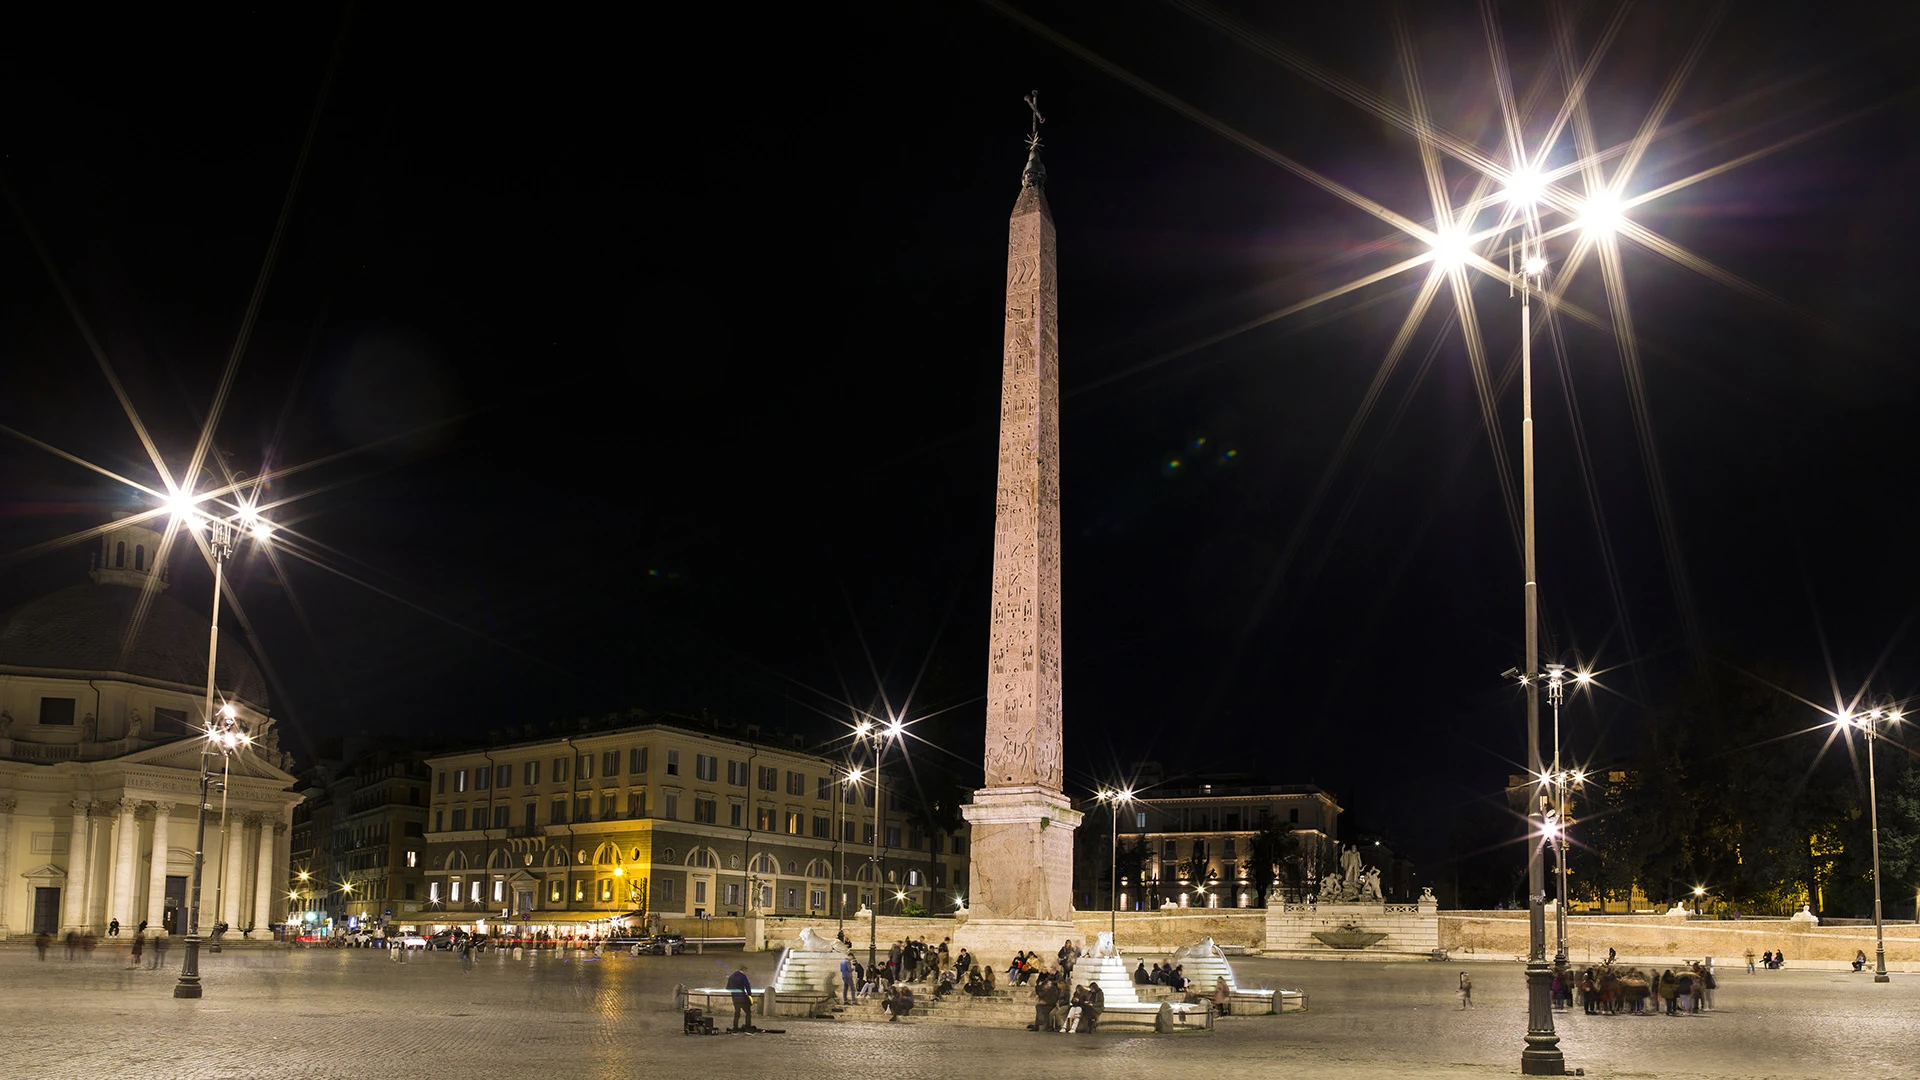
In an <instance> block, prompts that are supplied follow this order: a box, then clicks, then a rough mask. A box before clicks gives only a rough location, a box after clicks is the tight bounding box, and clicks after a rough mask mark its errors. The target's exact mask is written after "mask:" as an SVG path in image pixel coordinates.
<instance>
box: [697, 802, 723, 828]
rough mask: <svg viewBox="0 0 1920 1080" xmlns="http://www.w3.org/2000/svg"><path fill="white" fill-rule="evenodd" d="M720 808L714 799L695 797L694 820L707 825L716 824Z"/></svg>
mask: <svg viewBox="0 0 1920 1080" xmlns="http://www.w3.org/2000/svg"><path fill="white" fill-rule="evenodd" d="M719 809H720V808H719V807H718V806H717V805H716V804H715V803H714V801H713V800H712V799H695V800H693V820H695V821H698V822H701V823H703V824H707V825H713V824H716V823H717V822H718V821H719Z"/></svg>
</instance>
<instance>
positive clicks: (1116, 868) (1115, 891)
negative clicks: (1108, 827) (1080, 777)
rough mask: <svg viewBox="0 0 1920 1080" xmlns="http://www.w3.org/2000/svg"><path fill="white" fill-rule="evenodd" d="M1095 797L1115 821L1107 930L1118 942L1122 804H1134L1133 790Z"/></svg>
mask: <svg viewBox="0 0 1920 1080" xmlns="http://www.w3.org/2000/svg"><path fill="white" fill-rule="evenodd" d="M1093 797H1094V798H1096V799H1099V800H1100V801H1101V802H1103V803H1106V804H1107V809H1108V810H1109V811H1111V812H1110V813H1109V814H1108V817H1109V818H1111V819H1112V821H1113V833H1112V836H1111V837H1110V839H1109V840H1108V842H1107V892H1108V894H1109V895H1108V897H1107V899H1108V900H1109V901H1111V905H1110V906H1111V907H1112V909H1113V910H1112V912H1111V913H1110V914H1109V915H1108V917H1107V930H1108V933H1109V934H1111V935H1112V937H1113V939H1114V940H1115V941H1116V942H1117V941H1119V939H1120V804H1121V803H1129V804H1131V803H1132V802H1133V789H1132V788H1122V789H1120V790H1117V791H1116V790H1111V789H1109V790H1104V791H1098V792H1095V793H1094V796H1093Z"/></svg>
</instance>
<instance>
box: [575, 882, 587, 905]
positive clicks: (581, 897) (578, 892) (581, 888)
mask: <svg viewBox="0 0 1920 1080" xmlns="http://www.w3.org/2000/svg"><path fill="white" fill-rule="evenodd" d="M573 898H574V899H575V900H577V901H582V902H584V901H585V900H586V898H587V879H586V878H581V879H580V880H578V881H576V882H574V883H573Z"/></svg>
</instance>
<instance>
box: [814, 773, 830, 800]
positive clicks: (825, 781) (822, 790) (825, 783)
mask: <svg viewBox="0 0 1920 1080" xmlns="http://www.w3.org/2000/svg"><path fill="white" fill-rule="evenodd" d="M814 786H815V791H814V793H813V797H814V798H816V799H831V798H833V777H831V776H822V777H820V778H818V779H816V780H815V781H814Z"/></svg>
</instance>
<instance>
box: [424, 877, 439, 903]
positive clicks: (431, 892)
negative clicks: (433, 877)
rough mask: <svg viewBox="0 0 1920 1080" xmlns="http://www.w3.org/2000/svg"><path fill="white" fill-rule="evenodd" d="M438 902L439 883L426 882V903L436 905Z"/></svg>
mask: <svg viewBox="0 0 1920 1080" xmlns="http://www.w3.org/2000/svg"><path fill="white" fill-rule="evenodd" d="M439 902H440V883H439V882H437V881H429V882H427V903H429V904H437V903H439Z"/></svg>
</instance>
